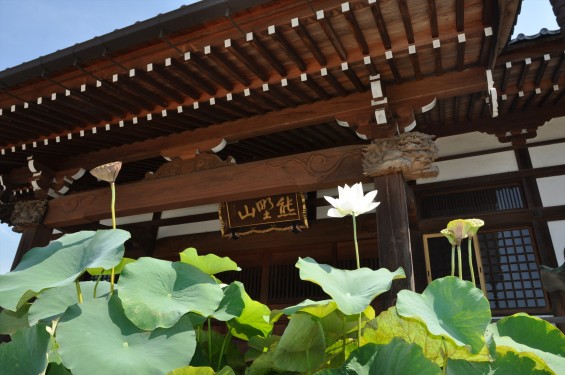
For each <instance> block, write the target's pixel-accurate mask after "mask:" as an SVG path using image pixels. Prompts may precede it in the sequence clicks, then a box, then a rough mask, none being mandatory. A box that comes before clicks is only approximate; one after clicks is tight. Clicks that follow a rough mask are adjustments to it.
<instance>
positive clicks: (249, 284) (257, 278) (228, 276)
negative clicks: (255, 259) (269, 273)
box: [217, 267, 262, 301]
mask: <svg viewBox="0 0 565 375" xmlns="http://www.w3.org/2000/svg"><path fill="white" fill-rule="evenodd" d="M261 272H262V270H261V267H243V268H242V269H241V271H226V272H222V273H220V274H218V275H217V277H218V278H219V279H220V280H222V282H223V283H226V284H229V283H231V282H232V281H241V282H242V283H243V285H244V286H245V291H246V292H247V294H249V297H251V298H252V299H254V300H257V301H258V300H259V299H260V297H261Z"/></svg>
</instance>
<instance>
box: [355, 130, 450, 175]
mask: <svg viewBox="0 0 565 375" xmlns="http://www.w3.org/2000/svg"><path fill="white" fill-rule="evenodd" d="M434 138H435V136H434V135H427V134H423V133H419V132H411V133H403V134H400V135H398V136H395V137H391V138H385V139H375V140H373V142H372V143H371V144H370V145H369V146H367V147H365V149H364V150H363V169H364V171H365V174H367V175H369V176H372V177H376V176H382V175H387V174H392V173H395V172H401V173H402V176H403V177H404V179H405V180H406V181H409V180H416V179H418V178H426V177H435V176H437V175H438V174H439V169H438V168H437V167H436V166H433V165H432V163H433V162H434V161H435V160H436V159H437V156H438V148H437V146H436V144H435V142H434V141H433V139H434Z"/></svg>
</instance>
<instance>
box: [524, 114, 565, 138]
mask: <svg viewBox="0 0 565 375" xmlns="http://www.w3.org/2000/svg"><path fill="white" fill-rule="evenodd" d="M536 133H537V136H536V137H535V138H532V139H528V140H527V141H526V143H536V142H542V141H551V140H554V139H562V138H565V116H563V117H557V118H553V119H551V120H550V121H547V122H546V123H545V124H543V126H540V127H539V128H538V130H537V132H536Z"/></svg>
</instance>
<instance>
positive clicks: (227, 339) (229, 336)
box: [216, 331, 231, 371]
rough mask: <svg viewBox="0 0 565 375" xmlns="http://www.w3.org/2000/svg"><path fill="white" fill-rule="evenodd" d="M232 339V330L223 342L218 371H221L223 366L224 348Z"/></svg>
mask: <svg viewBox="0 0 565 375" xmlns="http://www.w3.org/2000/svg"><path fill="white" fill-rule="evenodd" d="M230 339H231V332H230V331H228V333H226V337H224V342H222V348H221V349H220V358H218V367H217V368H216V371H220V368H221V366H222V357H223V356H224V350H225V348H226V344H227V342H228V341H229V340H230Z"/></svg>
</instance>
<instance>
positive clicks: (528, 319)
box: [496, 313, 565, 356]
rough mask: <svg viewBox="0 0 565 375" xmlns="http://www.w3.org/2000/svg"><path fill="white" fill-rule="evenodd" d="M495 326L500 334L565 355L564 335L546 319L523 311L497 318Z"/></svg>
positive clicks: (546, 350) (530, 345)
mask: <svg viewBox="0 0 565 375" xmlns="http://www.w3.org/2000/svg"><path fill="white" fill-rule="evenodd" d="M496 328H497V329H498V333H499V335H500V336H508V337H510V338H511V339H512V340H514V341H516V342H518V343H520V344H524V345H527V346H529V347H531V348H534V349H538V350H541V351H544V352H548V353H553V354H557V355H560V356H565V335H564V334H563V332H561V331H560V330H559V329H558V328H556V327H555V326H553V325H552V324H550V323H548V322H547V321H545V320H543V319H540V318H538V317H535V316H530V315H528V314H525V313H518V314H514V315H512V316H508V317H506V318H503V319H501V320H499V321H498V322H497V323H496Z"/></svg>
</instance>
